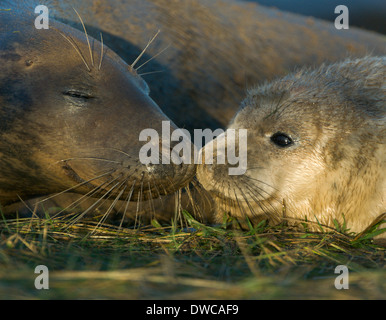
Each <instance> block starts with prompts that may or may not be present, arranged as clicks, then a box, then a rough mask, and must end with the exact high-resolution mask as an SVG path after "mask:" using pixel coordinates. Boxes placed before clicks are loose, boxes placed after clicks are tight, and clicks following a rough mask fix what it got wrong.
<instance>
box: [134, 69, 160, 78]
mask: <svg viewBox="0 0 386 320" xmlns="http://www.w3.org/2000/svg"><path fill="white" fill-rule="evenodd" d="M161 72H165V70H158V71H150V72H144V73H139V74H138V75H139V76H141V77H142V76H148V75H149V74H154V73H161Z"/></svg>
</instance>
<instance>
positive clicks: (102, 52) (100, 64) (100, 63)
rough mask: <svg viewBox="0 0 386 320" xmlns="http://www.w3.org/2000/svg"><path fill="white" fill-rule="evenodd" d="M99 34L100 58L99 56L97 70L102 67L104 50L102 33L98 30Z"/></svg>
mask: <svg viewBox="0 0 386 320" xmlns="http://www.w3.org/2000/svg"><path fill="white" fill-rule="evenodd" d="M100 36H101V58H100V61H99V66H98V70H101V68H102V61H103V55H104V50H103V35H102V32H100Z"/></svg>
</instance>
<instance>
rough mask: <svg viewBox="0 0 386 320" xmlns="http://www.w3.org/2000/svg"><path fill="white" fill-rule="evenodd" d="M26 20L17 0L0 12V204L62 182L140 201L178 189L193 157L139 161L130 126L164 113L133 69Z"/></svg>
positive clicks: (67, 30)
mask: <svg viewBox="0 0 386 320" xmlns="http://www.w3.org/2000/svg"><path fill="white" fill-rule="evenodd" d="M74 14H75V13H74ZM35 18H36V15H35V14H34V12H33V11H26V10H23V8H21V7H20V6H19V5H18V4H15V5H13V6H12V5H10V10H4V11H0V204H2V205H4V204H8V203H11V202H14V201H17V200H18V199H20V198H22V199H27V198H30V197H33V196H38V195H45V194H51V193H55V192H61V191H63V190H68V189H71V188H74V189H73V191H74V192H78V193H82V194H87V195H93V196H97V197H101V198H103V197H106V196H107V195H108V196H113V197H114V198H116V199H127V200H137V199H141V200H146V199H149V198H156V197H159V196H160V195H163V194H168V193H172V192H174V191H175V190H178V189H179V188H181V187H183V186H184V185H185V184H186V183H187V182H188V181H189V180H190V179H191V178H192V177H193V175H194V172H195V170H194V166H193V165H174V164H173V163H172V164H170V165H162V164H160V165H154V166H151V165H144V164H142V163H141V162H140V160H139V151H140V148H141V147H142V146H143V145H144V143H145V142H143V141H139V135H140V132H141V131H142V130H143V129H146V128H152V129H155V130H156V131H157V132H161V128H162V121H169V119H168V118H167V117H166V116H165V115H164V113H163V112H162V111H161V110H160V108H159V107H158V106H157V105H156V104H155V103H154V101H153V100H152V99H151V98H150V97H149V90H148V87H147V85H146V83H145V82H144V81H143V80H142V79H141V77H139V76H138V75H137V73H136V72H135V70H133V69H132V68H130V67H129V66H128V65H127V64H126V63H124V62H123V61H122V60H121V59H120V58H119V57H118V56H117V55H116V54H114V53H113V52H112V51H111V50H109V49H108V48H107V47H105V46H103V45H102V44H101V43H100V42H99V41H96V40H95V39H93V38H91V37H87V35H86V34H85V33H82V32H80V31H78V30H75V29H73V28H71V27H69V26H66V25H64V24H62V23H59V22H56V21H54V20H53V19H50V25H49V29H48V30H44V29H42V30H37V29H36V28H35V27H34V21H35ZM170 129H171V130H174V129H176V127H175V126H174V124H173V123H171V128H170ZM160 143H161V142H160ZM172 147H173V144H171V148H172ZM75 187H76V188H75Z"/></svg>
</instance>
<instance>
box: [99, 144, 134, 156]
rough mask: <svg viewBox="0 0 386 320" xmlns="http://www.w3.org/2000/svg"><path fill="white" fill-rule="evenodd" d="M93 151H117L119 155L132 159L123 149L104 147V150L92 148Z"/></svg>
mask: <svg viewBox="0 0 386 320" xmlns="http://www.w3.org/2000/svg"><path fill="white" fill-rule="evenodd" d="M91 150H113V151H117V152H119V153H122V154H124V155H125V156H127V157H128V158H132V156H131V155H129V154H128V153H127V152H125V151H123V150H121V149H118V148H112V147H103V148H92V149H91Z"/></svg>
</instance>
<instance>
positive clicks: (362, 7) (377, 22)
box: [246, 0, 386, 34]
mask: <svg viewBox="0 0 386 320" xmlns="http://www.w3.org/2000/svg"><path fill="white" fill-rule="evenodd" d="M246 1H250V2H257V3H259V4H262V5H265V6H268V7H275V8H278V9H280V10H284V11H290V12H294V13H299V14H302V15H306V16H312V17H315V18H320V19H324V20H328V21H331V22H334V21H335V18H336V17H337V15H336V14H335V13H334V10H335V7H336V6H338V5H341V4H342V5H345V6H347V8H348V10H349V23H350V26H356V27H360V28H364V29H367V30H373V31H378V32H380V33H383V34H386V0H367V1H364V0H323V1H310V0H291V1H288V0H246Z"/></svg>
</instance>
